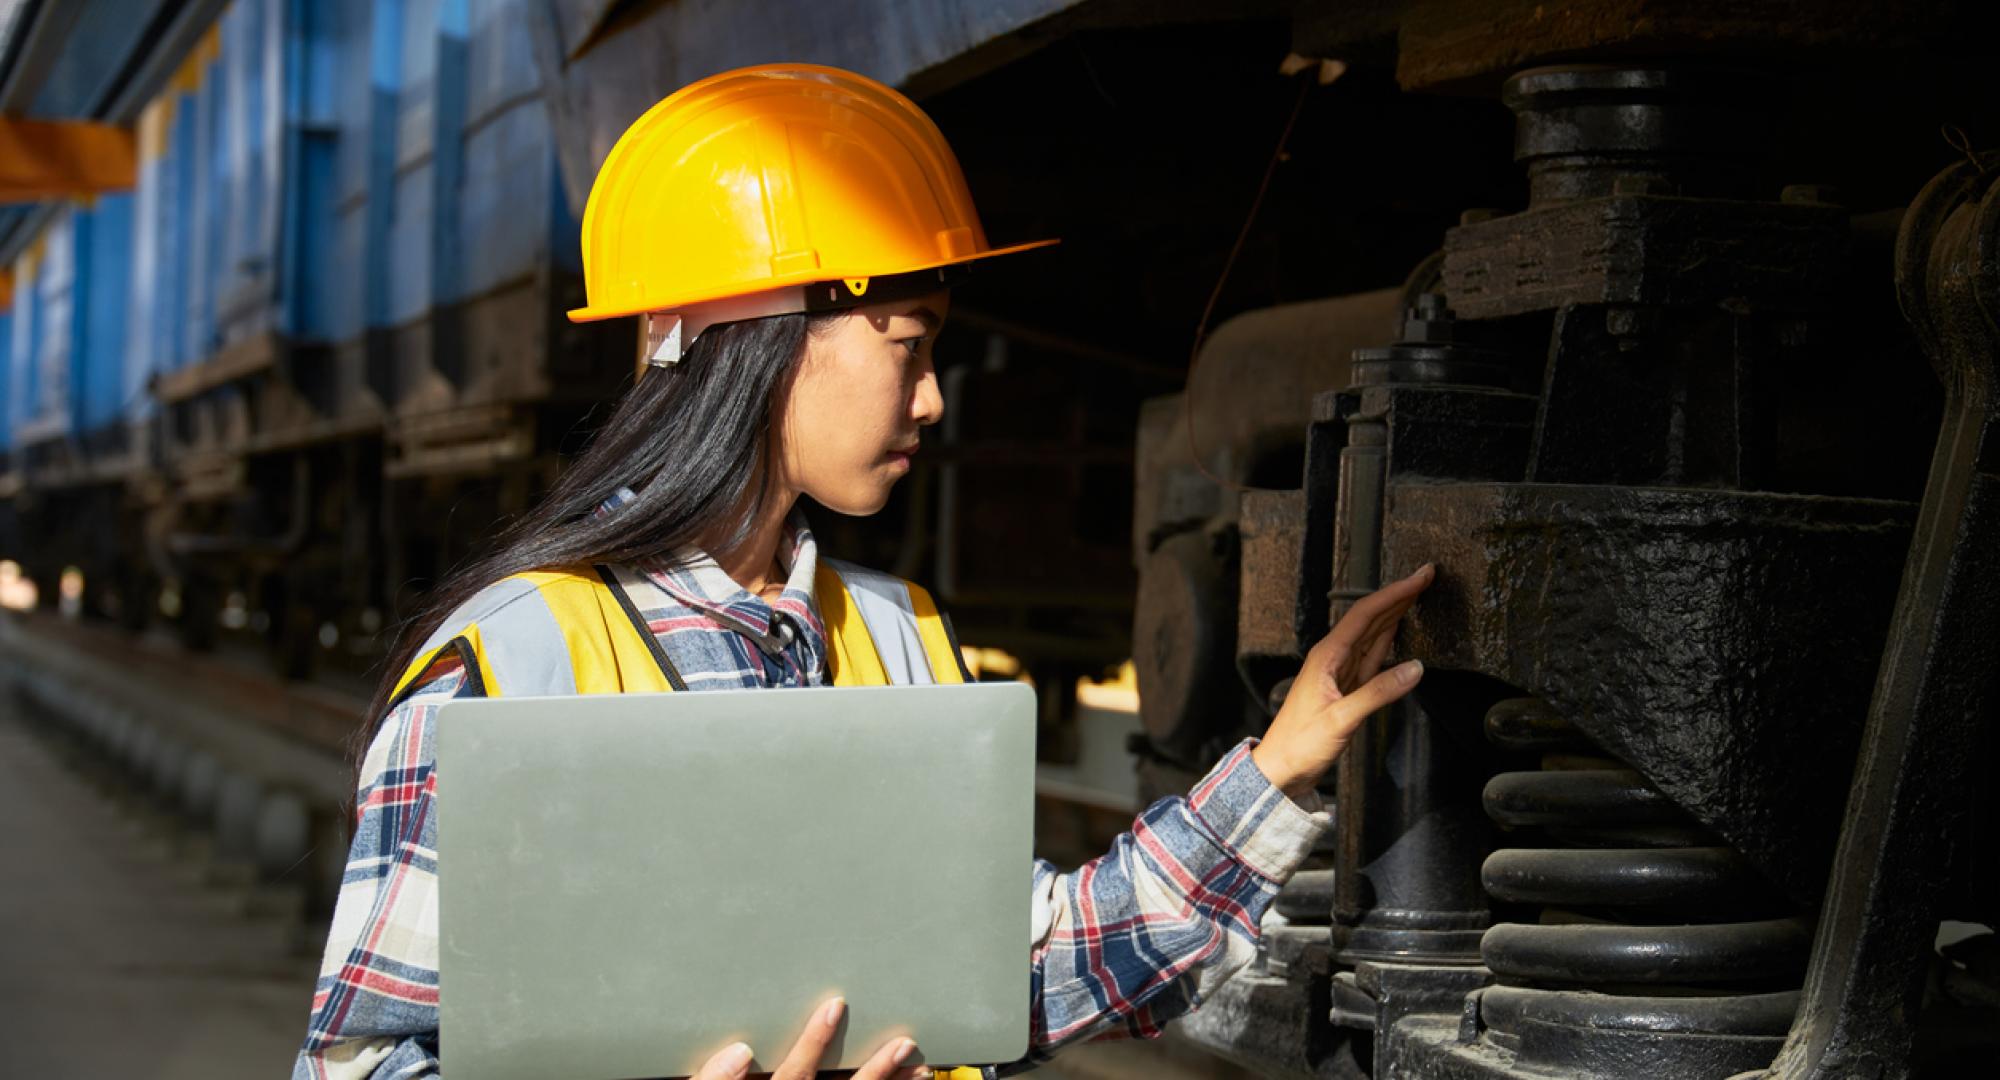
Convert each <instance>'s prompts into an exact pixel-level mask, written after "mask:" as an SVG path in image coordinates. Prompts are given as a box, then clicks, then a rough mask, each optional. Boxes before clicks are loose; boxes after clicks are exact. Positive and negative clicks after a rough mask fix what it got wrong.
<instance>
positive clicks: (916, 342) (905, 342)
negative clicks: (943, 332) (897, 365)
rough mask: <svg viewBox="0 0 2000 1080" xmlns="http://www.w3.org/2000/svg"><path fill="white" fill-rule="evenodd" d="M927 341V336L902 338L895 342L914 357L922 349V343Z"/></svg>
mask: <svg viewBox="0 0 2000 1080" xmlns="http://www.w3.org/2000/svg"><path fill="white" fill-rule="evenodd" d="M929 340H930V338H929V337H928V336H925V337H912V338H903V339H901V340H899V341H897V342H896V344H898V345H901V346H903V347H904V348H906V349H908V350H910V354H911V355H912V356H914V355H916V353H917V352H918V351H920V350H921V349H922V348H923V347H924V342H926V341H929Z"/></svg>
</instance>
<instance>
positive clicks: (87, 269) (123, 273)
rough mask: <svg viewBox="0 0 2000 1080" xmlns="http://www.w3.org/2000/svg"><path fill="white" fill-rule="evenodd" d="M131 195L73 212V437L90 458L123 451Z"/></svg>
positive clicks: (109, 198)
mask: <svg viewBox="0 0 2000 1080" xmlns="http://www.w3.org/2000/svg"><path fill="white" fill-rule="evenodd" d="M132 203H133V199H132V196H131V194H129V193H125V194H118V195H107V196H103V197H100V198H98V199H97V200H96V201H95V203H94V204H93V205H91V206H90V207H89V208H88V209H79V210H77V211H75V218H76V230H77V236H76V261H77V264H78V275H77V289H76V291H77V293H78V295H77V297H76V300H75V304H76V314H77V318H76V332H75V340H74V348H75V351H74V353H73V355H72V357H71V363H72V365H74V367H75V372H74V374H75V385H76V386H77V388H78V394H77V402H76V427H77V434H78V435H79V436H81V437H82V439H83V441H84V444H85V446H86V447H87V448H88V449H89V450H90V451H91V452H92V453H93V454H110V455H121V454H123V453H125V451H126V450H127V449H128V445H129V440H128V439H127V437H126V435H127V424H128V423H129V422H130V420H131V419H132V417H131V415H130V414H129V413H128V412H127V410H128V408H129V406H130V404H131V402H132V398H133V395H132V394H130V393H129V392H128V390H129V386H130V379H129V377H128V374H127V371H126V365H127V363H128V357H129V353H128V351H127V342H128V340H129V338H128V335H127V333H126V316H127V314H128V311H129V307H128V305H129V301H130V296H131V286H132V211H133V206H132Z"/></svg>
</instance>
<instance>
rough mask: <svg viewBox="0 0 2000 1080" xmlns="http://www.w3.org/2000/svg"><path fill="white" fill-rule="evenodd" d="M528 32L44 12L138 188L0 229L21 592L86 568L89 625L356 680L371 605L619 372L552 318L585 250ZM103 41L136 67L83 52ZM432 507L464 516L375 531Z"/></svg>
mask: <svg viewBox="0 0 2000 1080" xmlns="http://www.w3.org/2000/svg"><path fill="white" fill-rule="evenodd" d="M524 4H525V0H375V2H371V3H353V4H324V3H317V2H311V0H234V2H232V3H228V4H226V5H219V4H207V5H186V6H181V7H176V6H175V5H161V6H160V7H159V8H157V9H149V10H147V11H144V12H142V11H140V10H139V9H138V8H135V6H134V5H132V4H129V3H127V4H118V3H112V2H109V0H101V2H87V3H84V4H82V5H80V6H79V7H77V8H75V9H72V16H71V21H67V22H66V21H65V20H64V19H63V18H57V17H55V16H54V15H53V14H52V13H50V12H48V11H45V10H41V9H37V10H36V12H35V13H34V15H33V16H32V17H33V18H34V19H35V20H36V24H35V26H33V27H32V28H31V30H32V32H33V33H34V34H36V35H38V38H37V40H38V41H43V42H44V43H46V41H54V42H56V45H54V46H52V47H53V48H55V49H56V55H57V57H58V59H57V62H56V63H55V65H54V70H55V71H56V72H57V74H61V75H62V77H63V78H65V79H67V80H68V81H69V83H70V84H73V85H76V86H84V85H86V84H90V83H91V80H92V79H93V78H97V79H101V80H103V81H102V82H101V83H100V84H97V89H98V90H99V91H101V93H99V94H98V95H97V96H98V97H100V98H103V97H104V96H105V95H111V97H113V98H116V99H118V100H120V101H122V102H123V104H121V105H119V106H118V108H119V109H121V110H122V111H123V115H121V116H113V117H110V119H114V120H120V121H122V122H126V123H129V124H130V126H131V129H132V131H133V133H134V142H135V145H136V160H137V165H136V170H135V172H136V179H135V182H134V183H133V184H132V185H131V189H130V190H129V191H123V192H118V193H114V194H106V195H102V196H99V197H96V198H94V199H79V200H68V201H61V202H57V203H53V204H45V205H43V206H42V207H40V208H38V209H36V210H34V211H0V251H6V250H8V244H9V243H11V245H12V250H13V251H14V252H15V254H14V255H13V257H12V260H11V262H12V272H13V273H14V275H15V279H16V282H17V289H16V304H15V307H14V310H13V311H12V312H11V313H10V314H9V316H8V317H7V320H6V339H5V342H4V346H3V347H4V351H5V354H6V357H7V362H6V364H5V367H4V371H5V377H4V379H0V433H4V443H5V448H6V449H7V451H8V459H7V460H8V461H9V463H10V470H9V471H8V472H6V473H5V477H6V479H5V480H4V481H0V489H4V487H5V486H6V485H13V486H14V487H15V488H18V489H21V490H27V491H32V492H35V493H36V494H37V497H38V498H43V499H54V500H56V502H58V503H62V504H63V507H64V508H63V510H62V512H60V513H48V512H40V511H38V512H37V513H36V514H34V515H32V519H33V520H32V521H24V524H23V531H22V534H21V536H20V537H19V538H18V539H15V540H12V541H10V547H13V548H17V549H20V550H19V551H18V557H21V558H23V560H24V561H25V562H26V563H28V564H29V568H30V571H31V573H34V574H35V575H36V576H38V577H50V576H52V575H53V574H55V573H58V572H59V571H60V568H61V567H62V566H64V565H83V566H85V568H86V570H87V572H88V573H87V577H88V581H89V590H88V598H87V599H88V602H87V606H89V607H91V608H92V609H94V610H101V611H106V612H109V613H113V614H119V615H121V616H124V617H126V618H127V620H128V621H131V622H134V623H137V622H142V621H145V620H147V619H150V618H154V617H156V616H160V615H164V616H165V617H169V618H172V619H174V620H176V621H177V622H179V623H180V624H181V625H182V627H183V629H184V630H185V632H186V633H187V635H188V636H189V637H190V638H191V639H193V640H195V641H196V642H198V643H199V642H205V641H206V640H208V639H210V638H212V637H213V636H214V634H215V633H216V632H217V628H218V627H219V628H220V629H221V630H223V631H228V630H230V629H232V628H236V629H242V630H245V631H247V632H256V631H262V632H263V633H264V634H265V635H266V636H267V638H269V640H270V641H271V643H272V644H273V645H274V646H275V647H277V648H278V649H279V650H280V651H281V653H283V655H284V656H285V658H286V666H287V667H288V668H290V669H293V670H300V669H303V668H305V667H308V666H310V664H311V662H312V658H313V656H314V655H315V654H317V653H321V652H324V651H325V650H327V649H329V648H332V649H335V650H336V651H340V652H355V653H357V654H365V653H366V651H367V644H368V643H367V637H368V635H369V634H371V633H372V632H373V631H374V630H375V629H376V628H378V627H379V626H380V625H381V622H382V611H383V609H384V608H386V607H387V606H389V603H390V600H391V599H392V597H391V588H392V586H391V583H393V582H399V581H402V580H405V579H407V578H410V577H411V576H413V575H414V576H416V577H419V578H421V577H422V576H424V575H426V574H428V573H431V572H434V571H435V570H436V569H437V568H439V567H440V566H441V564H442V563H444V562H447V561H450V560H451V559H453V558H455V557H456V555H457V553H459V552H461V551H462V550H463V549H464V548H465V547H466V546H467V545H468V544H470V543H471V542H472V541H473V540H474V539H475V537H476V535H477V534H476V532H474V531H473V530H476V529H477V528H478V527H479V526H480V525H481V524H483V523H484V522H487V521H490V520H491V519H492V516H493V515H497V514H502V513H506V512H508V511H510V510H514V509H519V508H520V506H521V505H523V504H524V501H525V500H526V499H528V498H529V497H531V495H532V493H533V491H534V490H535V489H536V488H537V487H538V486H539V485H540V482H541V480H542V479H545V478H546V477H547V476H548V475H550V474H551V473H552V471H553V470H554V468H555V467H556V462H557V455H556V449H557V445H556V444H557V442H558V440H560V439H561V438H563V437H565V436H566V435H567V433H569V432H570V430H571V429H572V428H573V427H574V426H575V422H576V420H577V419H578V418H579V417H580V416H581V415H582V414H583V412H584V410H585V409H587V408H588V406H589V404H590V403H592V402H594V401H597V400H601V399H602V397H604V396H605V395H606V394H607V393H610V392H612V391H613V390H615V386H616V384H617V382H618V381H619V380H620V379H621V378H626V377H629V366H628V361H629V348H630V343H629V329H628V328H622V327H617V328H588V329H578V328H574V327H571V326H570V325H569V324H567V322H566V321H565V320H564V319H563V314H562V313H563V312H564V311H565V310H566V309H567V308H569V307H573V306H576V305H577V304H579V303H580V302H581V285H580V280H579V274H580V267H579V266H578V263H577V251H576V243H575V235H576V230H577V223H576V218H575V214H574V213H573V211H572V209H571V205H570V202H569V200H567V199H566V198H565V197H564V193H563V190H562V185H561V182H560V179H559V173H558V167H557V156H556V151H555V148H554V141H553V139H552V137H551V132H550V129H549V119H548V113H547V110H546V108H545V107H544V102H543V97H544V86H543V83H542V78H541V75H540V73H539V69H538V68H537V66H536V64H535V62H534V56H533V50H532V48H531V41H530V38H529V37H528V34H527V30H526V26H527V24H528V21H529V20H528V18H527V16H528V14H529V12H528V11H527V9H526V7H525V6H524ZM203 8H206V10H202V9H203ZM121 12H122V13H123V16H124V17H125V18H127V19H131V18H133V17H134V16H136V15H144V16H145V17H144V18H141V19H139V21H140V22H142V23H150V25H152V26H153V27H154V28H155V30H156V31H158V32H160V33H161V34H162V37H163V39H164V40H165V41H166V42H167V43H166V44H162V45H161V53H160V54H159V55H155V54H151V53H148V52H147V50H146V49H145V47H144V46H145V43H144V42H143V41H141V40H138V39H137V38H135V37H134V36H133V35H131V34H122V33H121V34H119V35H113V36H110V37H107V36H105V31H104V27H105V26H106V25H107V23H109V22H113V21H115V17H116V16H118V15H119V13H121ZM93 28H95V29H93ZM63 35H67V36H63ZM90 35H95V36H90ZM176 41H177V42H179V43H180V44H179V45H178V46H177V47H176V46H174V45H173V44H172V43H173V42H176ZM120 43H123V45H122V46H121V45H120ZM121 48H122V51H121ZM169 54H170V55H169ZM163 56H164V57H165V59H164V60H163V59H162V57H163ZM142 61H143V62H142ZM148 64H150V65H151V68H152V69H155V70H153V77H152V85H150V86H148V87H145V88H144V89H143V92H135V91H134V90H133V89H132V86H131V85H130V84H131V83H132V80H131V79H129V78H126V79H124V80H123V81H122V82H121V81H120V71H121V70H122V71H126V72H129V71H131V70H134V69H137V70H142V71H143V70H147V65H148ZM40 92H41V94H42V96H43V97H47V96H48V95H50V94H54V93H55V91H54V90H52V89H46V88H44V89H43V90H42V91H40ZM135 93H136V96H135ZM91 96H92V95H91V94H90V93H86V92H84V91H82V90H77V91H74V92H73V93H72V97H73V98H74V99H75V100H65V101H64V102H62V103H59V105H51V109H52V110H53V112H52V114H62V115H72V116H74V115H85V116H87V115H90V108H89V107H87V106H85V105H82V104H80V103H81V102H82V101H84V100H87V99H89V98H90V97H91ZM101 111H102V110H100V112H101ZM10 236H11V240H10V239H9V237H10ZM440 485H442V486H446V487H459V488H462V489H464V490H463V492H462V494H461V496H460V497H461V498H464V499H468V500H470V501H471V503H472V504H473V505H479V506H484V507H487V508H488V510H489V512H488V513H487V514H486V515H485V516H483V517H478V518H476V519H467V520H464V521H461V522H459V523H456V524H454V523H452V522H440V521H436V520H432V519H431V518H428V517H426V516H424V515H401V516H399V515H396V514H394V513H393V512H392V509H393V507H394V506H395V504H396V503H397V502H398V501H399V500H401V501H403V502H405V503H416V502H419V501H421V500H423V499H426V498H428V497H430V495H431V493H433V492H434V491H435V489H437V488H438V487H439V486H440ZM0 495H4V490H0ZM51 505H53V504H51ZM455 527H457V528H464V529H465V530H467V533H466V535H462V536H461V535H455V534H453V533H452V532H451V531H450V530H451V529H453V528H455ZM343 641H344V642H345V643H346V646H342V645H339V644H331V645H330V644H329V643H341V642H343Z"/></svg>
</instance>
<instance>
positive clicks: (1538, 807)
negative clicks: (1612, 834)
mask: <svg viewBox="0 0 2000 1080" xmlns="http://www.w3.org/2000/svg"><path fill="white" fill-rule="evenodd" d="M1486 812H1487V813H1488V814H1490V815H1492V817H1493V820H1495V821H1497V822H1499V823H1500V824H1502V825H1549V824H1569V823H1571V822H1574V821H1586V822H1590V823H1593V824H1597V825H1636V824H1653V823H1656V822H1658V821H1661V820H1662V819H1665V820H1669V821H1671V820H1675V819H1679V818H1682V817H1683V816H1684V815H1683V814H1682V813H1681V811H1680V809H1679V808H1678V807H1676V806H1675V805H1674V803H1673V800H1671V799H1669V798H1667V797H1666V796H1665V795H1662V794H1660V793H1659V792H1658V791H1656V790H1654V789H1653V788H1651V787H1649V786H1648V785H1647V784H1646V780H1645V778H1644V777H1642V776H1640V775H1639V774H1638V773H1636V772H1633V771H1632V770H1630V769H1564V770H1561V771H1551V772H1510V773H1501V774H1500V775H1498V776H1496V777H1494V778H1493V779H1492V780H1489V781H1487V783H1486Z"/></svg>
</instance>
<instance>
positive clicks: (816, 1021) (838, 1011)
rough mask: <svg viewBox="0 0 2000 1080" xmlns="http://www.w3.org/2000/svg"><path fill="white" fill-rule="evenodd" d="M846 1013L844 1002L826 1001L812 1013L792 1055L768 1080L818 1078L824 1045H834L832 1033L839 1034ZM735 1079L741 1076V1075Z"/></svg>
mask: <svg viewBox="0 0 2000 1080" xmlns="http://www.w3.org/2000/svg"><path fill="white" fill-rule="evenodd" d="M846 1011H847V1001H846V1000H845V999H844V998H837V997H836V998H828V999H827V1000H825V1001H822V1002H820V1004H819V1007H818V1008H817V1009H814V1010H813V1015H812V1019H810V1020H808V1021H806V1029H805V1030H804V1031H801V1032H799V1037H798V1041H796V1042H794V1043H792V1052H791V1053H789V1054H786V1055H785V1060H783V1061H781V1062H779V1063H778V1067H777V1068H776V1069H774V1070H772V1072H771V1080H812V1078H813V1077H815V1076H817V1075H819V1063H820V1059H821V1058H824V1057H825V1056H826V1044H827V1043H830V1042H832V1041H833V1033H834V1032H836V1031H839V1030H840V1018H841V1016H842V1014H843V1013H845V1012H846ZM737 1075H739V1076H740V1075H742V1074H741V1073H739V1074H737Z"/></svg>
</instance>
